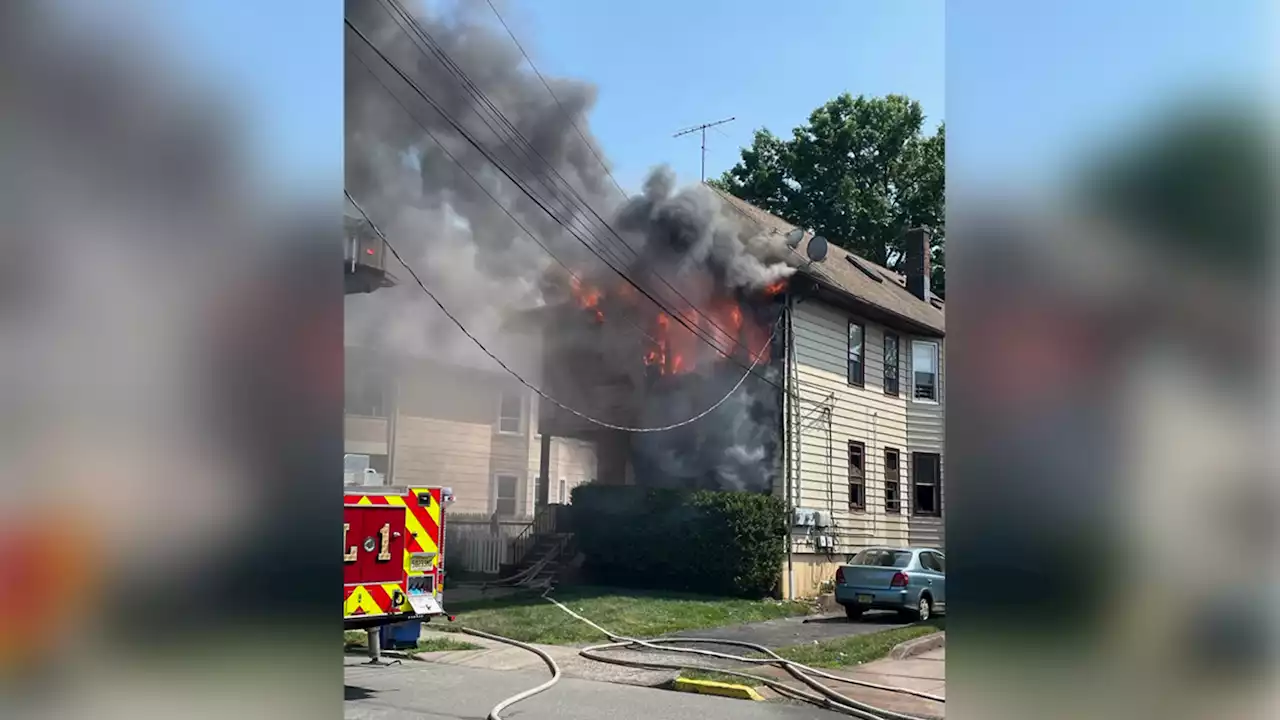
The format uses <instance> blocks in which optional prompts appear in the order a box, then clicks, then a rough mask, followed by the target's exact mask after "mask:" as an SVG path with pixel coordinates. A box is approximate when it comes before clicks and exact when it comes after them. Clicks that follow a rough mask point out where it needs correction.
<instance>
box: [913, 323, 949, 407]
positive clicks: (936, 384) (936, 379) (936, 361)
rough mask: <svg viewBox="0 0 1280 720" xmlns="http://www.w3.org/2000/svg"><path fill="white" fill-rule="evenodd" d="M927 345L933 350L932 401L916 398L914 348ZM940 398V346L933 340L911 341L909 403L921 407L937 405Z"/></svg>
mask: <svg viewBox="0 0 1280 720" xmlns="http://www.w3.org/2000/svg"><path fill="white" fill-rule="evenodd" d="M917 345H927V346H929V347H932V348H933V399H932V400H930V399H929V398H921V397H916V346H917ZM941 397H942V346H941V345H939V344H938V342H937V341H935V340H915V339H913V340H912V341H911V402H916V403H920V404H922V405H937V404H938V402H939V399H940V398H941Z"/></svg>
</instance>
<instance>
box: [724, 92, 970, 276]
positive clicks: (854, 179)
mask: <svg viewBox="0 0 1280 720" xmlns="http://www.w3.org/2000/svg"><path fill="white" fill-rule="evenodd" d="M924 120H925V117H924V111H923V110H922V109H921V107H920V103H918V102H916V101H914V100H911V99H909V98H906V97H903V96H901V95H888V96H885V97H865V96H861V95H859V96H858V97H856V98H855V97H853V96H852V95H850V94H849V93H844V94H842V95H840V96H839V97H837V98H835V99H834V100H832V101H830V102H828V103H826V104H825V105H823V106H822V107H820V108H818V109H817V110H814V111H813V113H812V114H810V115H809V121H808V123H806V124H804V125H802V126H800V127H797V128H795V129H794V130H792V131H791V139H790V140H784V139H782V138H779V137H777V136H775V135H774V134H773V133H771V132H769V131H768V130H766V129H761V130H758V131H756V134H755V138H754V140H753V142H752V143H751V147H748V148H743V150H742V159H741V160H740V161H739V162H738V164H737V165H735V166H734V167H733V168H732V169H730V170H729V171H727V172H725V173H724V174H723V175H722V176H721V177H720V178H718V179H716V180H713V181H711V184H713V185H715V186H716V187H718V188H720V189H722V190H724V191H725V192H728V193H730V194H732V195H735V196H737V197H740V198H742V199H743V200H746V201H747V202H749V203H751V204H753V205H755V206H757V207H760V208H763V209H765V210H768V211H769V212H771V213H773V214H775V215H777V216H779V217H781V218H783V219H784V220H786V221H787V222H789V223H792V224H794V225H798V226H801V227H805V228H810V229H812V230H813V231H814V232H817V233H819V234H821V235H823V236H824V237H826V238H827V239H828V240H830V241H831V242H832V243H834V244H836V245H839V246H840V247H843V248H845V249H846V250H849V251H851V252H854V253H856V254H858V255H861V256H863V257H865V258H867V259H868V260H871V261H873V262H877V263H880V264H881V265H885V266H886V267H890V268H892V269H894V270H901V269H902V266H903V262H904V257H903V248H904V245H903V240H904V237H903V231H904V230H905V229H907V228H908V227H913V226H920V225H923V226H926V227H929V228H931V229H932V230H933V233H934V244H933V248H932V256H933V263H934V271H933V290H934V292H936V293H937V294H938V295H940V296H941V295H944V294H945V287H946V286H945V282H946V277H945V258H944V256H943V242H944V240H945V215H944V196H945V192H944V191H945V169H944V167H945V166H944V158H945V155H946V130H945V126H944V125H939V126H938V129H937V132H935V133H934V134H932V135H930V134H927V133H926V132H925V131H924Z"/></svg>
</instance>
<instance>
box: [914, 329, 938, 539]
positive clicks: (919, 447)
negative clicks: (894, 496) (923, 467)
mask: <svg viewBox="0 0 1280 720" xmlns="http://www.w3.org/2000/svg"><path fill="white" fill-rule="evenodd" d="M912 339H917V340H931V341H933V342H937V343H938V402H937V403H923V402H916V401H914V400H912V399H909V400H908V401H907V449H908V452H907V453H906V454H905V456H904V457H903V460H904V461H905V463H904V465H903V471H904V473H905V474H904V475H903V478H904V480H905V481H907V482H910V478H911V474H910V473H911V453H912V452H928V453H938V454H939V455H940V456H942V462H941V463H940V465H939V482H941V487H940V488H939V493H938V503H939V506H940V507H941V508H942V517H945V516H946V511H947V510H946V508H947V503H946V496H947V483H946V474H947V462H946V453H945V452H944V449H943V444H944V437H945V432H944V420H943V418H944V415H945V412H946V398H947V395H946V388H947V384H946V362H945V360H944V358H945V357H946V353H945V352H944V349H945V344H944V343H943V341H942V340H940V339H936V338H912ZM904 360H905V361H906V363H907V364H908V368H907V371H906V372H904V374H903V378H904V380H906V381H907V382H905V383H904V384H903V390H904V392H903V397H907V398H910V397H911V395H912V391H911V387H910V381H911V378H913V377H914V376H913V375H912V374H911V368H910V367H909V365H910V363H911V360H912V354H911V350H910V346H907V348H906V351H905V354H904ZM906 500H907V501H912V500H913V498H911V497H910V496H909V495H908V496H907V498H906ZM942 517H928V516H919V515H912V516H911V521H910V525H909V539H910V543H911V544H912V545H925V546H932V547H938V548H941V547H943V542H944V533H943V520H942Z"/></svg>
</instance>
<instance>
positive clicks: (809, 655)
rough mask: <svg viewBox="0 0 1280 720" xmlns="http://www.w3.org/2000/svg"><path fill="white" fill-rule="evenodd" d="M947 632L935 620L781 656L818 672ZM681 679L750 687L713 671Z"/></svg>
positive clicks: (806, 647) (782, 650)
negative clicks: (914, 640) (821, 669)
mask: <svg viewBox="0 0 1280 720" xmlns="http://www.w3.org/2000/svg"><path fill="white" fill-rule="evenodd" d="M945 629H946V620H945V619H933V620H930V621H928V622H925V623H920V624H916V625H908V626H907V627H901V628H893V629H892V630H882V631H881V632H876V633H868V634H866V635H851V636H849V637H843V638H839V639H837V640H828V641H826V642H821V643H810V644H808V645H795V646H792V647H785V648H780V649H779V650H778V654H779V655H781V656H782V657H784V658H786V659H788V660H794V661H795V662H798V663H801V664H804V665H808V666H810V667H818V668H840V667H849V666H853V665H861V664H862V663H867V662H871V661H872V660H879V659H880V658H882V657H884V656H886V655H888V654H889V651H890V650H893V648H894V647H895V646H896V645H898V644H899V643H903V642H906V641H908V640H913V639H915V638H918V637H924V636H925V635H931V634H933V633H935V632H938V631H939V630H945ZM763 667H767V666H754V667H747V668H737V669H740V670H742V672H748V673H750V672H757V671H758V670H760V669H761V668H763ZM680 677H683V678H688V679H690V680H714V681H716V682H726V683H737V684H743V683H747V684H750V681H748V680H746V679H745V678H736V677H734V676H733V675H726V674H724V673H718V672H715V671H714V670H682V671H681V672H680Z"/></svg>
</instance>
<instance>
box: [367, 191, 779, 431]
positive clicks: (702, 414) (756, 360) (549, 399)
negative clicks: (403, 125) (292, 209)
mask: <svg viewBox="0 0 1280 720" xmlns="http://www.w3.org/2000/svg"><path fill="white" fill-rule="evenodd" d="M342 193H343V194H344V195H346V196H347V200H349V201H351V204H352V205H353V206H354V207H355V209H356V211H357V212H359V213H360V215H361V216H362V217H363V218H364V219H365V222H367V223H369V227H371V228H372V229H373V231H374V232H375V233H377V235H378V238H379V239H381V240H382V242H383V243H384V244H386V246H387V249H388V250H390V251H391V254H392V255H393V256H394V257H395V259H396V261H397V262H399V263H400V264H401V265H402V266H404V269H405V270H407V271H408V272H409V275H410V276H411V277H412V278H413V280H414V282H416V283H417V284H418V287H419V288H421V289H422V292H424V293H426V294H427V297H429V298H431V301H432V302H434V303H435V304H436V307H438V308H440V311H441V312H443V313H444V315H445V317H447V318H449V320H451V321H452V322H453V324H454V325H457V326H458V329H459V330H461V331H462V334H463V335H466V336H467V338H468V339H469V340H471V342H473V343H475V345H476V347H478V348H480V350H481V352H483V353H484V354H485V355H488V356H489V358H490V359H491V360H493V361H494V362H496V363H498V366H499V367H501V368H502V369H503V370H506V371H507V373H508V374H509V375H511V377H513V378H515V379H516V380H518V381H519V382H520V384H521V385H524V386H525V387H527V388H529V389H530V390H532V391H533V392H535V393H537V395H538V396H539V397H541V398H543V399H544V400H546V401H547V402H550V403H551V404H553V405H555V406H556V407H559V408H560V409H561V410H564V411H565V412H568V413H572V414H573V415H576V416H578V417H580V418H582V419H583V420H586V421H587V422H589V423H592V424H594V425H599V426H600V427H603V428H608V429H610V430H620V431H623V432H629V433H657V432H665V431H667V430H675V429H676V428H680V427H684V426H685V425H691V424H693V423H695V422H697V421H699V420H701V419H702V418H704V417H706V416H707V415H710V414H711V413H712V412H713V411H714V410H715V409H716V408H718V407H720V406H721V405H723V404H724V403H725V401H727V400H728V399H729V398H730V397H731V396H732V395H733V394H734V393H736V392H737V391H738V388H740V387H742V383H743V382H744V381H746V379H747V376H748V375H751V374H752V371H754V370H755V368H756V365H758V364H759V363H760V358H762V357H764V354H765V350H767V349H768V348H769V345H770V344H772V343H773V338H774V335H775V334H776V333H777V325H776V324H775V326H774V332H773V333H770V335H769V339H768V340H767V341H766V342H765V343H764V345H763V346H762V347H761V348H760V351H759V352H758V353H756V354H755V358H754V359H753V360H752V361H751V367H750V368H748V370H747V372H746V373H744V374H743V375H742V377H740V378H738V382H736V383H734V385H733V387H732V388H731V389H730V390H729V392H728V393H726V394H725V395H724V397H722V398H720V399H719V400H717V401H716V402H715V404H714V405H712V406H711V407H709V408H707V409H706V410H703V411H702V412H700V413H698V414H697V415H694V416H693V417H691V418H688V419H687V420H682V421H680V422H678V423H672V424H670V425H663V426H660V427H649V428H636V427H628V426H626V425H616V424H614V423H610V422H605V421H604V420H599V419H597V418H594V417H592V416H590V415H587V414H586V413H583V412H581V411H578V410H575V409H574V408H571V407H569V406H568V405H565V404H564V403H562V402H560V401H559V400H556V399H555V398H553V397H551V396H550V395H548V394H547V393H546V392H544V391H543V390H542V389H541V388H539V387H537V386H536V385H534V384H533V383H531V382H529V381H528V380H525V379H524V377H522V376H521V375H520V373H518V372H516V371H515V370H512V369H511V367H509V366H508V365H507V364H506V363H505V362H503V361H502V359H501V358H499V357H498V356H497V355H494V354H493V352H492V351H490V350H489V348H487V347H485V345H484V343H482V342H480V339H479V338H477V337H476V336H475V335H472V334H471V331H470V330H468V329H467V327H466V326H465V325H463V324H462V321H461V320H459V319H458V318H457V317H455V316H454V314H453V313H452V312H450V311H449V308H447V307H445V305H444V303H442V302H440V299H439V298H437V297H436V295H435V293H433V292H431V290H430V289H429V288H427V285H426V283H424V282H422V278H420V277H418V273H417V272H416V271H415V270H414V269H413V267H412V266H410V265H409V263H407V262H405V260H404V258H402V257H401V256H400V253H399V252H397V251H396V248H395V246H394V245H392V244H391V241H390V240H388V239H387V236H386V235H384V234H383V233H382V230H381V229H380V228H379V227H378V225H377V224H376V223H374V222H373V219H372V218H370V217H369V215H368V213H366V212H365V211H364V208H362V207H360V204H359V203H358V202H356V199H355V198H353V197H351V193H350V192H349V191H348V190H347V189H346V188H343V190H342Z"/></svg>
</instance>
